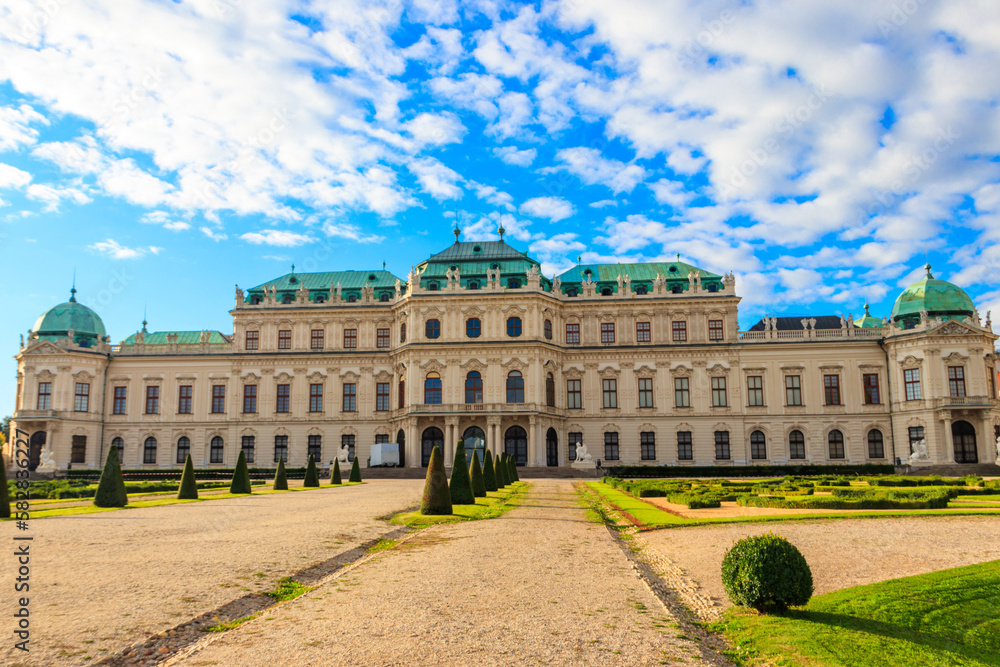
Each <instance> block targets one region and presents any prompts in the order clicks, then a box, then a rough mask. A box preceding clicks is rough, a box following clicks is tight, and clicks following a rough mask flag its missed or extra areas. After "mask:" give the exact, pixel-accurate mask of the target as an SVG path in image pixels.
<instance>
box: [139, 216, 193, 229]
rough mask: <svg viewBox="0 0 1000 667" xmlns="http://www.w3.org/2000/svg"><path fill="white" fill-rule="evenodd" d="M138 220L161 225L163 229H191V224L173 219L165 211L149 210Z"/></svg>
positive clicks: (147, 223)
mask: <svg viewBox="0 0 1000 667" xmlns="http://www.w3.org/2000/svg"><path fill="white" fill-rule="evenodd" d="M139 222H141V223H143V224H146V225H161V226H162V227H163V228H164V229H169V230H170V231H172V232H180V231H184V230H186V229H191V225H190V224H189V223H187V222H184V221H183V220H175V219H173V218H172V217H171V216H170V214H169V213H167V212H166V211H150V212H149V213H145V214H143V215H142V216H141V217H140V218H139Z"/></svg>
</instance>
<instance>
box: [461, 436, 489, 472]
mask: <svg viewBox="0 0 1000 667" xmlns="http://www.w3.org/2000/svg"><path fill="white" fill-rule="evenodd" d="M462 444H463V445H465V462H466V463H469V464H471V463H472V453H473V452H475V453H476V456H478V457H479V465H483V460H484V458H485V456H486V433H484V432H483V429H481V428H479V427H478V426H470V427H469V428H467V429H465V433H463V434H462Z"/></svg>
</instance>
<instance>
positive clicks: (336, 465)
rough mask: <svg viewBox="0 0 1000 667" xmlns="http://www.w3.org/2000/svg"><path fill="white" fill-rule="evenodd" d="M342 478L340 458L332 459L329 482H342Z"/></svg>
mask: <svg viewBox="0 0 1000 667" xmlns="http://www.w3.org/2000/svg"><path fill="white" fill-rule="evenodd" d="M343 483H344V480H342V479H341V478H340V459H334V461H333V472H332V473H330V484H343Z"/></svg>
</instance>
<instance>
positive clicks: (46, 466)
mask: <svg viewBox="0 0 1000 667" xmlns="http://www.w3.org/2000/svg"><path fill="white" fill-rule="evenodd" d="M39 459H40V462H39V464H38V467H37V468H36V470H37V471H38V472H55V471H56V469H57V468H56V462H55V459H53V458H52V451H51V450H50V449H49V448H48V447H42V451H41V454H39Z"/></svg>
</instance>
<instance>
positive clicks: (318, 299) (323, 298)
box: [316, 294, 326, 303]
mask: <svg viewBox="0 0 1000 667" xmlns="http://www.w3.org/2000/svg"><path fill="white" fill-rule="evenodd" d="M316 303H326V296H325V295H323V294H317V295H316Z"/></svg>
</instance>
